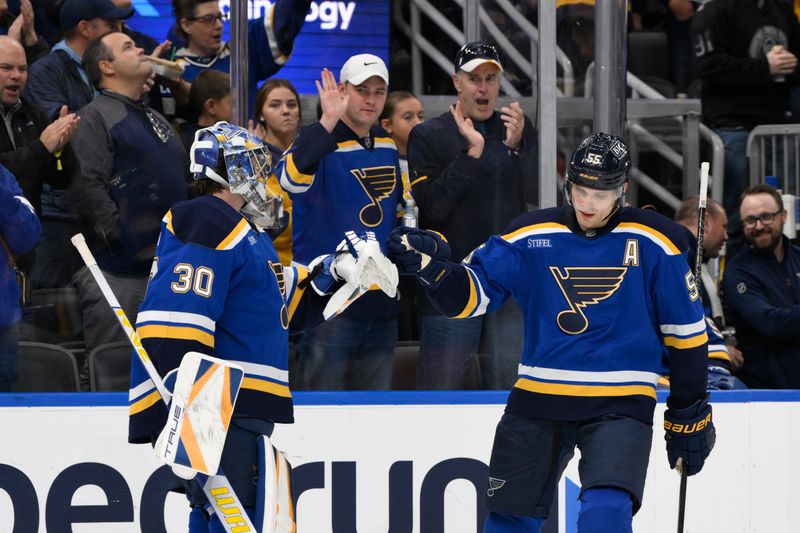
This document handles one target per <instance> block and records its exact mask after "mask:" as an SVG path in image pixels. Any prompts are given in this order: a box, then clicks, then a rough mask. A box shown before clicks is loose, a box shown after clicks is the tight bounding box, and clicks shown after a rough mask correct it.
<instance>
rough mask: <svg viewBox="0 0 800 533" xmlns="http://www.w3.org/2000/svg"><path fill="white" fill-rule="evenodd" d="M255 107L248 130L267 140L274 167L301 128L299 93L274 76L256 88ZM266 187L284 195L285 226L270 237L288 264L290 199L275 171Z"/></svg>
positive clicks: (290, 242)
mask: <svg viewBox="0 0 800 533" xmlns="http://www.w3.org/2000/svg"><path fill="white" fill-rule="evenodd" d="M255 107H256V117H255V121H250V129H251V130H252V131H253V132H254V133H255V134H256V135H258V136H259V137H261V139H262V140H263V141H264V142H265V143H266V145H267V147H268V148H269V151H270V154H272V168H273V169H274V168H275V167H276V166H277V164H278V161H279V160H280V158H281V156H282V155H283V152H284V151H286V149H288V148H289V146H291V144H292V142H293V141H294V138H295V137H297V133H298V132H299V131H300V116H301V108H300V95H299V94H297V89H295V88H294V85H292V83H291V82H289V81H287V80H284V79H280V78H273V79H271V80H268V81H267V82H266V83H264V85H262V86H261V89H259V90H258V94H257V95H256V103H255ZM267 187H268V188H269V189H270V190H271V191H273V192H274V193H276V194H280V196H281V198H283V211H284V216H285V224H286V225H285V226H282V231H281V232H280V233H279V234H278V235H277V236H273V240H272V244H273V245H275V249H276V250H277V251H278V256H279V257H280V259H281V263H282V264H284V265H289V263H291V262H292V200H291V198H290V197H289V195H288V194H287V193H286V191H284V190H283V189H282V188H281V186H280V184H279V183H278V179H277V177H276V176H275V173H274V172H273V173H271V174H270V177H269V180H268V181H267Z"/></svg>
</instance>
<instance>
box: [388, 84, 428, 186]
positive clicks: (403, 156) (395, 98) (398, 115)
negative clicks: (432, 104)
mask: <svg viewBox="0 0 800 533" xmlns="http://www.w3.org/2000/svg"><path fill="white" fill-rule="evenodd" d="M424 120H425V110H424V109H423V108H422V102H420V101H419V98H417V97H416V96H414V95H413V94H411V93H409V92H405V91H394V92H391V93H389V96H388V97H387V98H386V105H385V106H384V107H383V113H381V118H380V124H381V127H382V128H383V129H384V130H386V133H388V134H389V136H390V137H391V138H392V140H393V141H394V143H395V144H396V145H397V155H398V157H399V158H400V169H401V170H402V171H403V192H404V193H408V194H410V192H411V184H410V182H409V179H408V176H409V173H408V156H407V154H408V136H409V135H410V134H411V130H412V129H413V128H414V126H416V125H417V124H420V123H421V122H422V121H424Z"/></svg>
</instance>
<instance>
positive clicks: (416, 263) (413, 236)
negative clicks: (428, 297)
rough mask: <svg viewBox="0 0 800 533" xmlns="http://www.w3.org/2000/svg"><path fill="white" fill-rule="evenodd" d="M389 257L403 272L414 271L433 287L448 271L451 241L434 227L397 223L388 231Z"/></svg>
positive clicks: (450, 266) (422, 280) (437, 284)
mask: <svg viewBox="0 0 800 533" xmlns="http://www.w3.org/2000/svg"><path fill="white" fill-rule="evenodd" d="M386 247H387V248H388V249H389V257H390V258H391V259H392V261H394V262H395V264H396V265H397V266H398V269H399V270H400V274H402V275H407V276H411V275H415V276H417V278H419V280H420V282H421V283H422V284H423V285H425V286H426V287H429V288H431V289H436V288H437V287H439V285H440V284H441V283H442V281H444V279H445V278H446V277H447V275H448V274H449V273H450V269H451V268H452V265H451V264H450V263H448V262H447V261H445V259H447V258H449V257H450V245H449V244H447V241H446V240H445V239H444V237H443V236H442V235H441V234H439V233H436V232H435V231H429V230H422V229H416V228H408V227H404V226H403V227H398V228H395V229H394V230H392V233H391V234H390V235H389V242H388V243H387V245H386Z"/></svg>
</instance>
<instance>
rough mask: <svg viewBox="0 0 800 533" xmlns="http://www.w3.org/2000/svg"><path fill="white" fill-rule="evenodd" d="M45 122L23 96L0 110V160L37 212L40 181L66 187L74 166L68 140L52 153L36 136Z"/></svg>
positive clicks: (37, 110)
mask: <svg viewBox="0 0 800 533" xmlns="http://www.w3.org/2000/svg"><path fill="white" fill-rule="evenodd" d="M49 124H50V120H49V119H48V118H47V116H46V115H45V113H44V111H42V109H41V108H39V107H38V106H36V105H34V104H31V103H30V102H28V101H27V100H25V99H24V98H23V99H21V100H20V103H19V104H18V105H17V106H14V107H12V108H10V109H7V110H5V112H4V113H2V114H0V164H2V165H3V166H4V167H6V168H7V169H8V170H9V171H11V173H12V174H13V175H14V176H15V177H16V178H17V181H18V182H19V184H20V187H21V188H22V191H23V193H25V197H26V198H28V200H29V201H30V202H31V204H33V207H34V208H35V209H36V213H37V214H41V207H42V205H41V204H42V199H41V196H42V185H43V184H45V183H47V184H49V185H50V186H52V187H55V188H58V189H66V188H67V187H68V186H69V184H70V180H71V177H72V176H73V175H74V174H75V173H76V169H77V160H76V158H75V156H74V153H73V152H72V148H71V147H70V145H69V144H67V145H66V146H65V147H64V149H63V150H61V151H60V152H57V155H53V154H51V153H50V152H48V151H47V148H45V146H44V144H42V141H40V140H39V136H40V135H41V133H42V131H44V129H45V128H47V126H48V125H49Z"/></svg>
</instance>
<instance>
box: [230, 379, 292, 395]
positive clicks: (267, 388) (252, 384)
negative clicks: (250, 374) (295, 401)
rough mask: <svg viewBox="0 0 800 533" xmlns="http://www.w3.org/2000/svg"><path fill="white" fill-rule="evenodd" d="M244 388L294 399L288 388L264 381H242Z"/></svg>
mask: <svg viewBox="0 0 800 533" xmlns="http://www.w3.org/2000/svg"><path fill="white" fill-rule="evenodd" d="M242 388H243V389H249V390H257V391H259V392H266V393H267V394H274V395H275V396H283V397H284V398H291V397H292V393H291V391H289V387H288V386H286V385H281V384H280V383H275V382H273V381H266V380H263V379H256V378H244V379H242Z"/></svg>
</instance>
